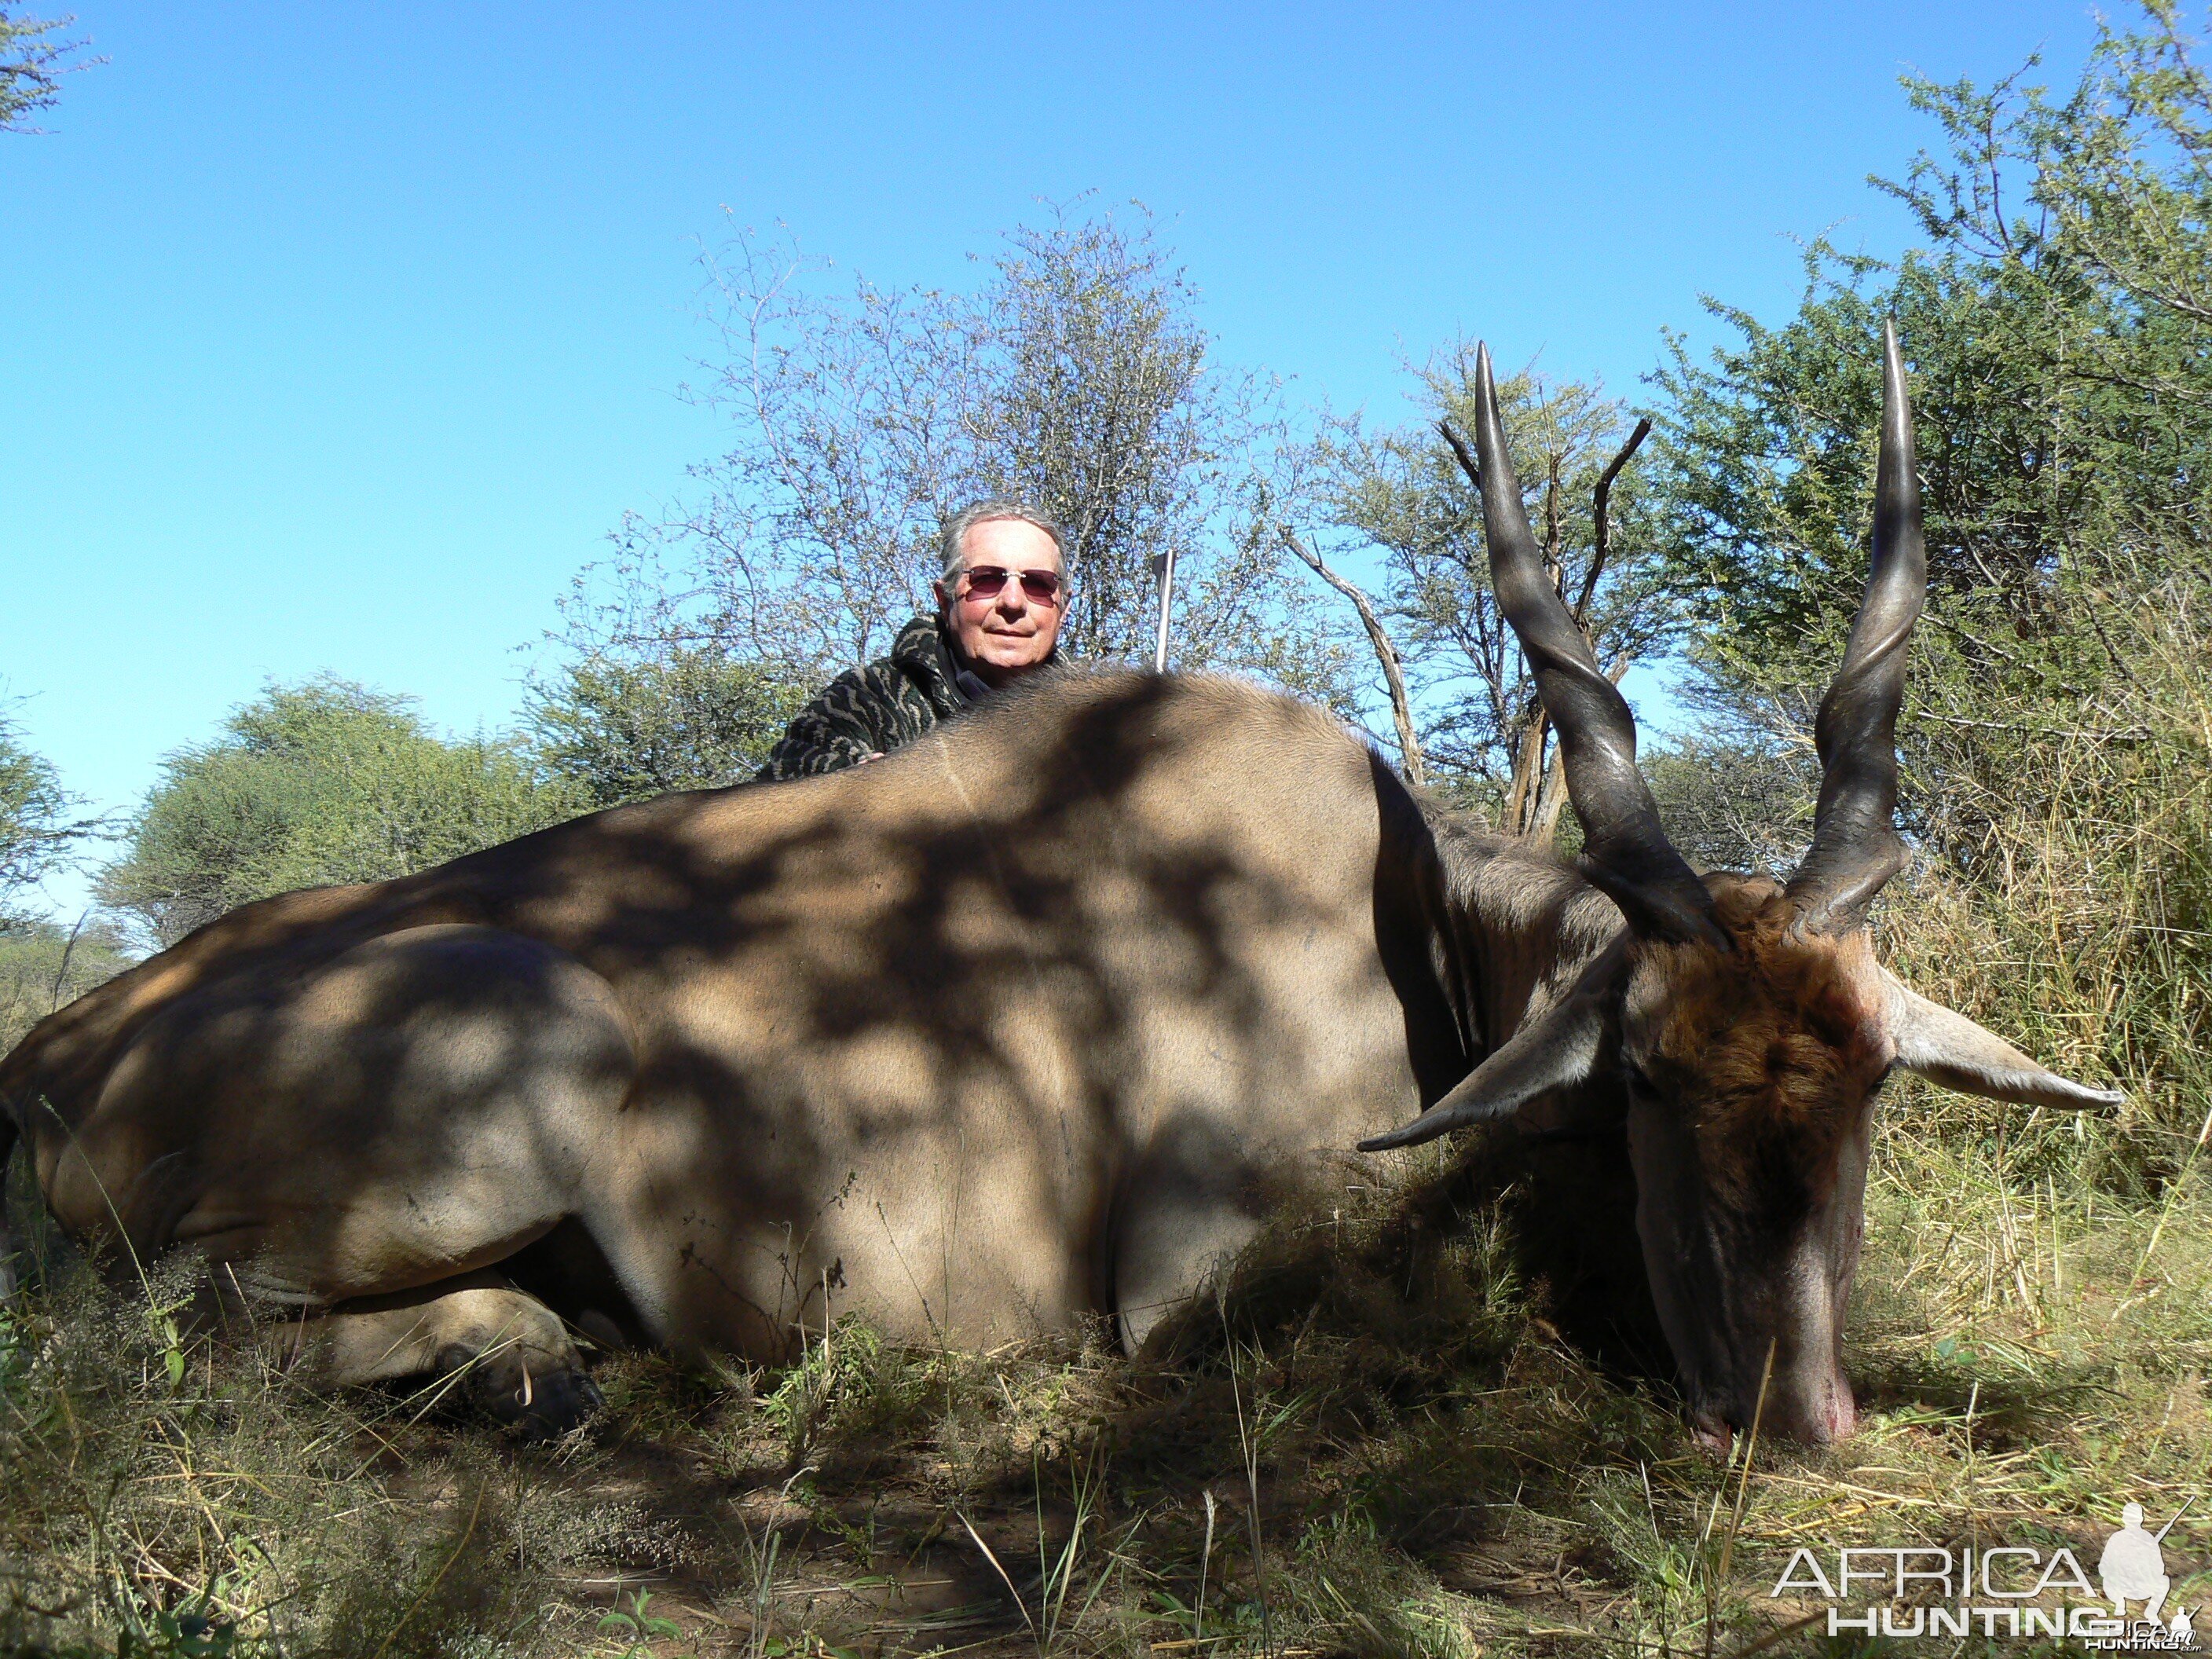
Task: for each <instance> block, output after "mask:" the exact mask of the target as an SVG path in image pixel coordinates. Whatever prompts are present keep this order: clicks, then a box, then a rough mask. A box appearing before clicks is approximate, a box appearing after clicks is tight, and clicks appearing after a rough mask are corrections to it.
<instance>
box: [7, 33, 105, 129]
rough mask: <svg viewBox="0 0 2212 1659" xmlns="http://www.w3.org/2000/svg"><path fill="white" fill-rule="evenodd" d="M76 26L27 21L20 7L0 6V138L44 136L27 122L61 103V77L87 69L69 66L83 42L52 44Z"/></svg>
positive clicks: (79, 65)
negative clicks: (7, 134) (12, 134)
mask: <svg viewBox="0 0 2212 1659" xmlns="http://www.w3.org/2000/svg"><path fill="white" fill-rule="evenodd" d="M75 21H76V19H75V18H73V17H54V18H42V17H27V16H25V15H23V11H22V9H21V7H19V6H7V5H0V132H39V131H43V129H42V128H40V127H36V126H33V125H31V118H32V117H33V116H35V115H38V114H40V113H41V112H44V111H46V110H49V109H52V107H53V106H54V105H55V104H56V103H57V102H58V101H59V100H60V98H61V95H62V88H61V77H62V76H64V75H67V74H69V73H70V71H71V70H80V69H85V68H88V67H89V66H90V64H85V63H80V64H72V63H70V61H69V58H70V54H71V53H73V52H76V51H77V50H78V48H79V47H80V46H82V45H83V42H82V41H78V40H56V39H55V38H54V37H55V36H56V35H57V34H58V33H60V32H61V31H62V30H64V29H65V28H67V27H69V26H70V24H71V23H73V22H75ZM92 61H93V62H98V61H99V60H98V59H94V60H92Z"/></svg>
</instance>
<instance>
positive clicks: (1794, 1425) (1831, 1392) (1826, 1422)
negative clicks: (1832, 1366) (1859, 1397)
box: [1766, 1371, 1859, 1446]
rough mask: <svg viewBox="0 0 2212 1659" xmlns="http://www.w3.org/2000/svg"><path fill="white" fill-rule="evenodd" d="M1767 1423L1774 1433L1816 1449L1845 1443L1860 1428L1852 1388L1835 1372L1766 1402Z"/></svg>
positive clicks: (1770, 1397) (1840, 1374) (1842, 1375)
mask: <svg viewBox="0 0 2212 1659" xmlns="http://www.w3.org/2000/svg"><path fill="white" fill-rule="evenodd" d="M1766 1421H1767V1424H1768V1425H1769V1426H1770V1427H1771V1430H1772V1431H1773V1432H1775V1433H1777V1434H1780V1435H1785V1436H1787V1437H1790V1439H1793V1440H1802V1441H1805V1442H1807V1443H1809V1444H1812V1445H1815V1446H1826V1445H1832V1444H1833V1443H1835V1442H1837V1441H1838V1440H1848V1439H1849V1438H1850V1437H1851V1436H1852V1435H1853V1434H1854V1433H1855V1432H1857V1429H1858V1425H1859V1411H1858V1404H1857V1401H1854V1400H1853V1399H1852V1398H1851V1385H1850V1383H1849V1382H1847V1381H1845V1380H1844V1374H1843V1373H1842V1372H1841V1371H1834V1372H1832V1373H1830V1374H1829V1375H1828V1376H1824V1377H1822V1378H1820V1379H1819V1380H1818V1381H1816V1382H1814V1383H1812V1384H1811V1385H1810V1386H1808V1387H1807V1388H1805V1389H1792V1390H1791V1391H1790V1393H1789V1394H1788V1395H1785V1396H1784V1397H1783V1398H1781V1399H1779V1400H1778V1399H1776V1398H1774V1397H1772V1396H1771V1395H1770V1396H1769V1397H1768V1399H1767V1401H1766Z"/></svg>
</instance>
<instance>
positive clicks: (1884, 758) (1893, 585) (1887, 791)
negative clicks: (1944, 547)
mask: <svg viewBox="0 0 2212 1659" xmlns="http://www.w3.org/2000/svg"><path fill="white" fill-rule="evenodd" d="M1927 602H1928V550H1927V545H1926V543H1925V541H1924V540H1923V537H1922V535H1921V528H1920V480H1919V478H1918V477H1917V476H1916V475H1915V473H1914V471H1913V470H1912V405H1911V400H1910V398H1908V397H1907V396H1906V394H1905V360H1904V358H1903V356H1902V355H1901V354H1900V353H1899V350H1898V346H1897V329H1896V326H1895V325H1894V324H1884V325H1883V327H1882V352H1881V459H1880V461H1879V463H1878V465H1877V466H1876V469H1875V501H1874V559H1873V563H1872V567H1871V568H1870V569H1869V573H1868V576H1867V590H1866V599H1864V601H1863V602H1862V603H1861V605H1860V606H1859V614H1858V618H1857V621H1855V622H1854V623H1852V624H1851V637H1850V643H1849V644H1848V645H1846V646H1845V647H1844V662H1843V666H1842V667H1840V668H1839V669H1838V670H1837V671H1836V678H1835V680H1834V681H1833V683H1832V684H1830V685H1829V687H1828V695H1827V696H1825V697H1823V698H1821V699H1820V718H1819V720H1818V721H1817V722H1816V723H1815V725H1814V742H1815V744H1817V746H1818V747H1819V750H1820V811H1819V812H1818V813H1817V815H1816V816H1815V817H1814V820H1813V845H1812V847H1811V848H1809V849H1808V851H1807V852H1806V854H1805V859H1804V861H1803V862H1802V864H1800V865H1799V866H1797V872H1796V874H1795V875H1793V876H1791V877H1790V886H1789V893H1790V898H1791V899H1792V900H1794V901H1795V902H1796V906H1797V917H1798V925H1799V926H1800V927H1803V928H1804V929H1805V930H1806V931H1808V932H1809V933H1841V932H1844V931H1845V930H1847V929H1849V928H1850V927H1856V926H1857V925H1858V923H1859V921H1861V920H1862V919H1863V917H1864V915H1865V914H1866V908H1867V906H1868V905H1869V904H1870V903H1872V902H1874V896H1875V894H1876V893H1879V892H1880V891H1881V889H1882V885H1883V884H1884V883H1886V882H1887V881H1888V880H1889V878H1891V877H1892V876H1893V875H1895V874H1896V873H1897V872H1899V870H1901V869H1903V868H1904V867H1905V863H1906V861H1907V860H1908V859H1909V858H1910V857H1911V854H1909V853H1908V852H1907V851H1906V850H1905V842H1904V840H1903V839H1902V838H1901V837H1900V836H1899V835H1898V833H1897V823H1896V817H1897V711H1898V708H1899V704H1900V703H1901V702H1903V701H1904V697H1905V644H1906V642H1907V641H1909V640H1910V639H1911V636H1912V625H1913V623H1917V622H1918V621H1919V620H1920V612H1921V610H1922V608H1923V606H1924V605H1926V604H1927Z"/></svg>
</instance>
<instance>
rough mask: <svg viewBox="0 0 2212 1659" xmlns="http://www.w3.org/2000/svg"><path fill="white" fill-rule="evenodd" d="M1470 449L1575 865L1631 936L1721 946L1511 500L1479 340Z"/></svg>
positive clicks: (1631, 732) (1620, 712) (1512, 486)
mask: <svg viewBox="0 0 2212 1659" xmlns="http://www.w3.org/2000/svg"><path fill="white" fill-rule="evenodd" d="M1474 375H1475V406H1476V407H1475V447H1476V451H1477V453H1478V455H1479V457H1480V462H1481V469H1480V471H1481V476H1480V478H1479V479H1477V481H1476V483H1477V484H1478V486H1479V487H1480V489H1481V491H1482V528H1483V536H1484V539H1485V540H1486V542H1487V543H1488V544H1489V547H1490V586H1491V590H1492V592H1494V593H1495V594H1496V595H1497V598H1498V610H1499V611H1502V612H1503V613H1504V617H1505V619H1506V621H1507V622H1509V623H1511V624H1512V626H1513V631H1514V633H1515V634H1516V635H1519V637H1520V640H1521V648H1522V650H1523V651H1525V652H1526V653H1528V665H1529V667H1530V669H1531V670H1532V671H1534V674H1535V677H1536V695H1537V696H1540V697H1541V698H1542V699H1543V702H1544V710H1545V712H1546V713H1547V714H1549V715H1550V716H1551V718H1552V724H1553V726H1556V727H1558V728H1559V750H1560V761H1561V765H1562V768H1563V769H1564V770H1565V773H1566V779H1567V796H1568V799H1571V800H1572V801H1573V802H1574V804H1575V811H1576V813H1577V816H1579V817H1581V819H1582V822H1583V869H1584V872H1585V873H1586V874H1587V875H1588V876H1589V878H1590V880H1591V881H1592V882H1593V883H1595V884H1596V885H1597V886H1598V887H1599V888H1601V889H1602V890H1603V891H1604V892H1605V894H1606V896H1607V897H1609V898H1611V899H1612V900H1613V902H1614V903H1615V904H1617V905H1619V906H1620V911H1621V914H1622V915H1624V916H1626V918H1627V919H1628V924H1629V926H1630V927H1632V928H1633V929H1634V930H1635V931H1636V933H1638V934H1639V935H1642V936H1645V937H1654V938H1661V939H1672V940H1676V941H1687V940H1690V939H1704V940H1706V941H1707V942H1709V943H1711V944H1713V945H1718V946H1719V947H1720V948H1722V949H1723V950H1725V949H1727V948H1729V941H1728V936H1727V935H1726V934H1725V933H1723V931H1722V930H1721V927H1720V926H1719V924H1718V923H1717V921H1715V920H1714V918H1713V908H1712V897H1711V895H1710V894H1709V893H1708V892H1707V891H1706V890H1705V883H1704V882H1702V881H1700V880H1699V879H1698V877H1697V875H1696V873H1695V872H1693V871H1692V870H1691V868H1690V866H1689V865H1688V864H1687V863H1686V862H1685V861H1684V860H1683V858H1682V855H1681V854H1680V853H1678V852H1676V851H1675V850H1674V843H1673V842H1669V841H1668V839H1667V832H1666V830H1665V829H1662V828H1661V827H1660V823H1659V808H1658V805H1657V804H1656V802H1654V801H1653V800H1652V799H1651V791H1650V788H1648V787H1646V786H1645V784H1644V777H1643V775H1642V774H1641V773H1639V772H1638V770H1637V769H1636V717H1635V716H1634V715H1633V714H1631V713H1630V712H1629V708H1628V701H1627V699H1626V698H1625V697H1623V696H1621V695H1620V687H1618V686H1616V685H1615V684H1613V682H1612V681H1611V680H1609V679H1607V678H1606V676H1605V674H1604V671H1602V670H1601V669H1600V668H1599V667H1598V665H1597V658H1596V657H1595V655H1594V654H1593V653H1592V652H1591V650H1590V646H1589V641H1588V640H1586V639H1584V638H1583V631H1582V629H1579V628H1577V626H1576V625H1575V619H1574V617H1573V616H1572V615H1571V613H1570V612H1569V611H1568V610H1567V606H1566V602H1565V600H1564V599H1560V597H1559V589H1558V588H1557V587H1556V586H1553V582H1552V579H1551V578H1550V576H1549V575H1548V574H1546V572H1545V569H1544V560H1543V556H1542V555H1541V552H1540V551H1539V550H1538V549H1537V546H1536V538H1535V536H1534V533H1533V532H1531V531H1530V530H1529V528H1528V513H1526V512H1525V511H1523V510H1522V505H1521V485H1520V483H1519V481H1518V479H1516V477H1515V476H1514V472H1513V458H1512V456H1511V454H1510V453H1508V451H1507V449H1506V446H1505V427H1504V422H1502V421H1501V420H1500V419H1499V417H1498V387H1497V384H1496V382H1495V381H1494V380H1492V376H1491V371H1490V348H1489V347H1488V346H1480V347H1479V348H1478V349H1477V350H1476V353H1475V367H1474Z"/></svg>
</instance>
